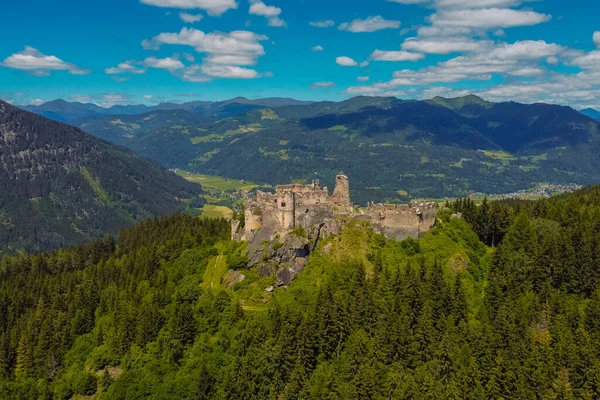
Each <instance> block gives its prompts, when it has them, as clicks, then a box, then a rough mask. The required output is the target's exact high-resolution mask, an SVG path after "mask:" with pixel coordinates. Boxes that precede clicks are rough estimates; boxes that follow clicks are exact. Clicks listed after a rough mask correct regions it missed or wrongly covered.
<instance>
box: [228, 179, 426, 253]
mask: <svg viewBox="0 0 600 400" xmlns="http://www.w3.org/2000/svg"><path fill="white" fill-rule="evenodd" d="M245 213H246V217H245V228H244V229H242V230H240V231H238V227H239V223H237V224H236V223H235V222H234V223H233V225H232V237H233V239H234V240H246V241H249V242H251V244H252V242H257V243H258V242H260V241H263V240H271V239H272V238H273V237H274V235H276V234H279V235H280V236H285V234H287V233H289V232H290V231H292V230H294V229H296V228H303V229H304V231H305V232H306V233H307V234H308V235H309V237H316V236H318V235H319V234H320V232H321V229H322V228H323V227H324V226H325V227H326V228H327V229H328V230H329V231H330V232H332V231H335V230H337V229H338V228H339V226H338V225H339V223H338V218H337V217H339V216H345V217H347V218H344V219H345V220H351V219H357V220H362V221H367V222H369V223H370V224H371V226H372V227H373V229H374V230H375V231H377V232H379V233H382V234H384V235H385V236H387V237H388V238H396V239H399V240H402V239H405V238H407V237H413V238H418V237H420V236H422V235H423V234H425V233H426V232H427V231H429V230H430V229H431V228H432V227H433V226H434V225H435V221H436V217H437V206H436V204H435V203H419V204H417V203H412V204H410V205H393V204H369V205H368V207H367V210H366V211H361V212H360V213H357V212H355V208H354V206H353V205H352V203H351V202H350V185H349V181H348V177H346V176H344V175H338V176H337V177H336V185H335V189H334V191H333V195H331V196H330V195H329V191H328V189H327V187H324V188H322V187H321V185H320V182H319V181H314V182H313V183H312V184H311V185H298V184H293V185H281V186H277V187H276V188H275V193H265V192H261V191H258V192H257V193H256V198H255V199H249V200H247V202H246V210H245ZM257 243H254V244H257Z"/></svg>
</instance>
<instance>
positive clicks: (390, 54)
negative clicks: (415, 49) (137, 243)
mask: <svg viewBox="0 0 600 400" xmlns="http://www.w3.org/2000/svg"><path fill="white" fill-rule="evenodd" d="M423 58H425V55H424V54H420V53H411V52H408V51H404V50H399V51H383V50H375V51H374V52H372V53H371V55H370V56H369V59H371V60H375V61H419V60H422V59H423Z"/></svg>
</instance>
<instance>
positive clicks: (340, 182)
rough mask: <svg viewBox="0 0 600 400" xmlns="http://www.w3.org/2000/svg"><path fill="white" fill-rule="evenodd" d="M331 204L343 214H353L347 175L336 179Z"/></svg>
mask: <svg viewBox="0 0 600 400" xmlns="http://www.w3.org/2000/svg"><path fill="white" fill-rule="evenodd" d="M331 202H332V203H333V205H335V206H336V207H339V209H340V211H341V212H351V211H352V204H351V203H350V185H349V183H348V177H347V176H346V175H338V176H337V177H336V178H335V189H334V191H333V196H332V197H331Z"/></svg>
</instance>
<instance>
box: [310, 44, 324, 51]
mask: <svg viewBox="0 0 600 400" xmlns="http://www.w3.org/2000/svg"><path fill="white" fill-rule="evenodd" d="M323 50H325V49H324V48H323V46H321V45H319V46H315V47H313V48H312V51H323Z"/></svg>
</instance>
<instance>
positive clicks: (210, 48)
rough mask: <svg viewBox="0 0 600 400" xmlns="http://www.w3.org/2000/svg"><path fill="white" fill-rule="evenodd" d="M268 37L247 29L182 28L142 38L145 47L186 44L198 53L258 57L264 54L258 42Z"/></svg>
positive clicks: (153, 47) (154, 47)
mask: <svg viewBox="0 0 600 400" xmlns="http://www.w3.org/2000/svg"><path fill="white" fill-rule="evenodd" d="M267 39H268V37H267V36H264V35H258V34H256V33H254V32H249V31H232V32H229V33H225V32H212V33H204V32H203V31H201V30H198V29H194V28H183V29H182V30H181V31H180V32H179V33H161V34H159V35H157V36H155V37H154V38H152V39H151V40H144V41H143V42H142V46H144V48H146V49H156V48H159V47H160V46H161V45H165V44H177V45H187V46H191V47H193V48H195V49H196V51H197V52H199V53H209V54H229V55H246V56H248V57H252V58H258V57H261V56H263V55H265V49H264V47H263V46H262V44H261V43H260V42H261V41H263V40H267Z"/></svg>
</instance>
